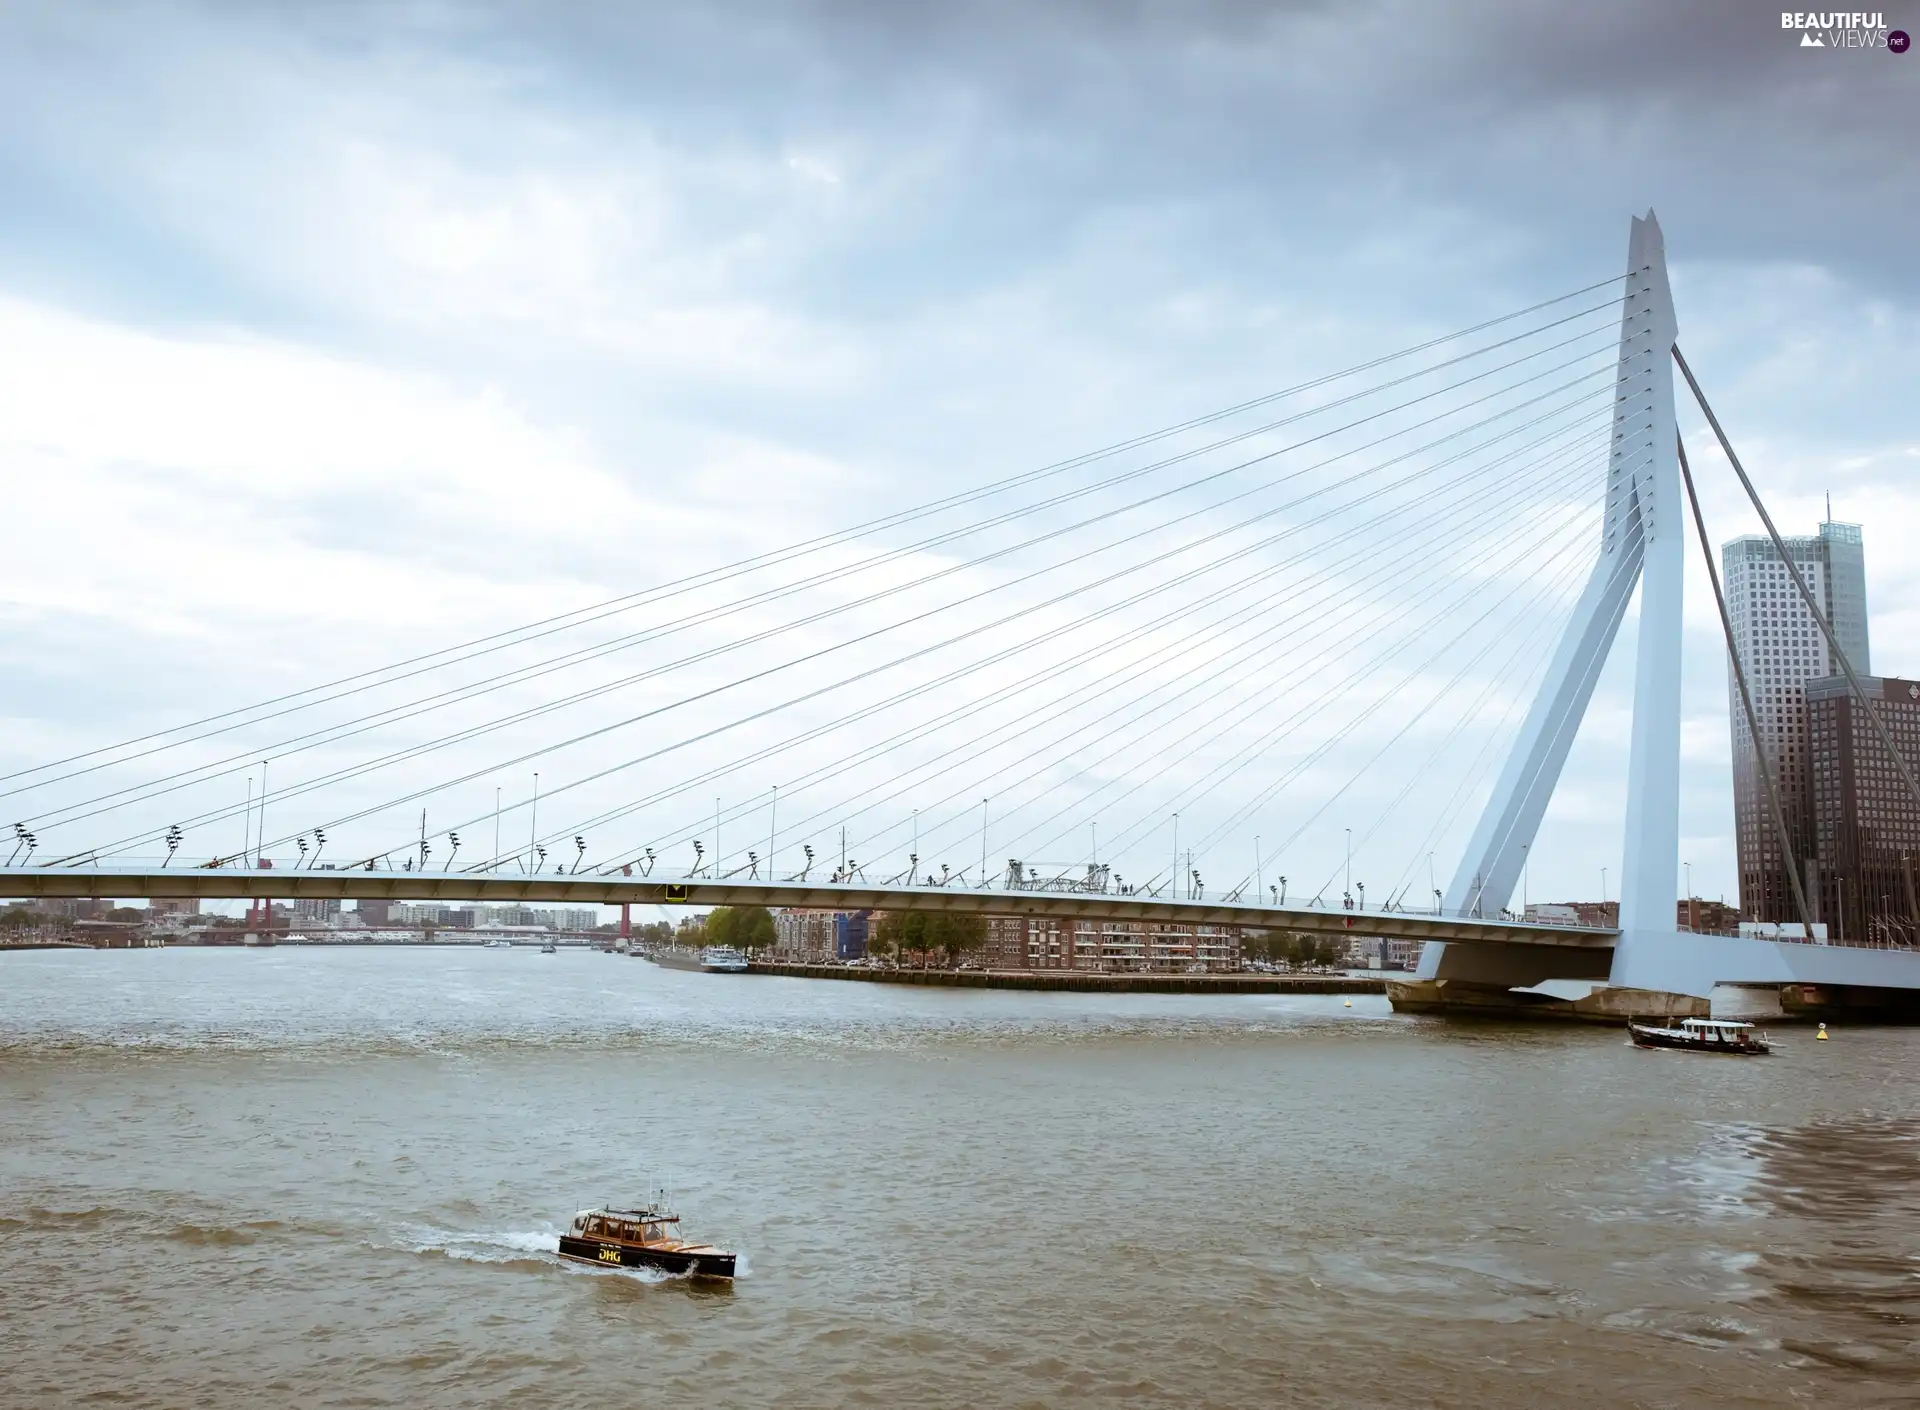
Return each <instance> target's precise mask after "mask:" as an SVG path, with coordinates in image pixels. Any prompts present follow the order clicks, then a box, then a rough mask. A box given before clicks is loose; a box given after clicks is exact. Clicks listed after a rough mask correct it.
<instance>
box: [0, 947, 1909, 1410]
mask: <svg viewBox="0 0 1920 1410" xmlns="http://www.w3.org/2000/svg"><path fill="white" fill-rule="evenodd" d="M1776 1037H1777V1038H1778V1039H1779V1049H1778V1056H1776V1057H1774V1058H1771V1059H1767V1060H1758V1061H1756V1060H1737V1059H1726V1058H1704V1057H1696V1056H1691V1055H1685V1054H1666V1053H1647V1052H1639V1051H1636V1050H1634V1049H1632V1048H1630V1047H1629V1046H1627V1045H1626V1043H1625V1042H1624V1040H1623V1037H1622V1035H1621V1033H1620V1032H1619V1031H1618V1030H1607V1029H1585V1028H1573V1027H1549V1026H1541V1027H1520V1026H1505V1025H1464V1024H1457V1023H1448V1022H1445V1021H1442V1020H1436V1019H1421V1018H1408V1017H1396V1016H1395V1015H1393V1014H1392V1013H1391V1012H1390V1011H1389V1010H1388V1008H1387V1006H1386V1001H1385V1000H1384V999H1381V998H1374V997H1360V998H1355V999H1354V1000H1353V1001H1352V1006H1351V1007H1347V1006H1345V1004H1344V1002H1343V1000H1341V999H1340V998H1338V997H1271V996H1245V997H1209V996H1186V995H1177V996H1160V995H1112V996H1107V995H1084V994H1038V993H1033V994H1029V993H1019V992H1004V991H972V990H954V991H942V990H937V989H921V988H908V987H901V986H891V985H863V984H849V983H840V982H822V981H808V980H799V979H777V978H767V977H759V976H722V975H705V974H689V973H679V972H673V971H666V970H660V969H657V968H655V967H653V966H652V965H650V964H646V963H644V962H641V961H637V960H628V959H624V958H617V957H614V956H610V955H600V954H592V953H586V952H580V951H575V952H563V953H561V954H558V955H540V954H538V953H535V952H534V951H532V950H531V949H516V950H512V951H502V950H480V949H442V950H433V951H426V950H420V949H343V950H331V951H330V950H319V949H311V948H293V947H282V948H279V949H275V950H266V951H239V950H193V949H179V950H165V951H113V952H34V953H15V954H6V955H0V1406H7V1407H13V1406H20V1407H35V1410H38V1407H42V1406H51V1405H78V1404H111V1405H117V1406H156V1407H158V1406H166V1407H173V1406H180V1407H187V1406H197V1407H213V1410H224V1407H247V1410H260V1407H264V1406H281V1405H299V1406H302V1407H308V1406H314V1407H320V1406H369V1405H407V1406H422V1407H440V1406H516V1407H518V1406H579V1407H595V1410H601V1408H602V1407H607V1406H620V1405H633V1406H643V1405H645V1406H650V1405H667V1404H678V1405H701V1406H840V1405H870V1406H1058V1405H1065V1404H1102V1405H1116V1406H1162V1405H1166V1406H1173V1405H1178V1406H1182V1407H1202V1406H1254V1405H1261V1406H1265V1405H1288V1406H1338V1407H1379V1406H1432V1405H1447V1406H1454V1405H1459V1406H1472V1407H1474V1408H1475V1410H1505V1407H1516V1410H1517V1408H1518V1407H1539V1406H1562V1405H1565V1406H1579V1407H1583V1410H1593V1407H1598V1406H1616V1405H1618V1406H1701V1405H1712V1406H1716V1407H1725V1406H1761V1405H1780V1404H1794V1403H1806V1404H1808V1405H1819V1406H1823V1407H1833V1406H1851V1405H1893V1404H1909V1405H1910V1404H1912V1403H1913V1400H1914V1396H1915V1394H1916V1391H1915V1387H1916V1386H1920V1331H1917V1330H1916V1322H1915V1316H1916V1313H1917V1312H1920V1139H1917V1138H1916V1137H1917V1135H1920V1127H1916V1125H1915V1115H1916V1107H1917V1106H1920V1031H1915V1030H1899V1029H1857V1030H1849V1029H1842V1030H1840V1031H1838V1032H1837V1033H1836V1035H1835V1039H1834V1041H1832V1042H1827V1043H1819V1042H1816V1041H1814V1039H1813V1035H1812V1034H1811V1033H1810V1032H1808V1031H1806V1030H1802V1029H1787V1030H1783V1031H1781V1032H1780V1033H1778V1034H1776ZM650 1180H656V1181H657V1180H666V1181H669V1182H670V1183H671V1185H672V1188H673V1192H674V1197H675V1200H676V1202H677V1203H678V1205H679V1206H680V1207H681V1209H682V1211H683V1212H684V1213H685V1214H686V1216H687V1219H688V1225H689V1227H690V1229H691V1230H692V1231H693V1232H694V1233H695V1234H697V1235H699V1236H701V1237H703V1238H707V1239H710V1240H712V1241H713V1242H716V1243H720V1244H722V1245H724V1246H727V1247H732V1248H736V1249H738V1250H739V1251H740V1252H741V1253H742V1255H743V1256H744V1265H745V1270H746V1274H745V1276H743V1277H742V1278H741V1279H740V1280H739V1281H738V1282H737V1284H735V1285H734V1286H733V1288H732V1289H731V1290H723V1291H713V1290H710V1289H708V1288H706V1287H703V1286H700V1285H695V1284H690V1283H686V1282H681V1281H676V1280H673V1279H668V1278H656V1277H649V1276H643V1275H640V1274H637V1273H623V1272H615V1271H610V1270H609V1271H602V1270H597V1269H589V1268H580V1267H576V1266H572V1265H567V1264H563V1263H561V1262H560V1261H558V1260H557V1259H556V1258H555V1257H554V1256H553V1254H552V1253H551V1251H550V1250H551V1248H552V1243H553V1239H554V1237H555V1235H556V1234H557V1233H558V1231H559V1229H560V1228H561V1226H562V1225H563V1224H564V1223H565V1222H566V1220H567V1219H568V1218H569V1217H570V1216H571V1214H572V1213H573V1211H575V1210H576V1209H579V1208H582V1207H586V1206H589V1205H593V1204H598V1203H602V1202H607V1201H613V1200H620V1199H626V1198H631V1197H637V1196H639V1195H641V1194H642V1193H643V1192H644V1190H645V1188H646V1186H647V1185H648V1183H649V1181H650Z"/></svg>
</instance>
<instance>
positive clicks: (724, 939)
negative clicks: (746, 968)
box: [707, 906, 775, 950]
mask: <svg viewBox="0 0 1920 1410" xmlns="http://www.w3.org/2000/svg"><path fill="white" fill-rule="evenodd" d="M774 938H775V931H774V925H773V913H772V912H771V911H769V910H768V909H767V908H766V907H765V906H716V907H714V909H713V910H712V911H710V912H708V914H707V943H708V944H709V945H731V946H733V948H734V949H736V950H765V949H769V948H771V947H772V945H773V942H774Z"/></svg>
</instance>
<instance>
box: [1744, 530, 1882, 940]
mask: <svg viewBox="0 0 1920 1410" xmlns="http://www.w3.org/2000/svg"><path fill="white" fill-rule="evenodd" d="M1785 543H1786V546H1787V553H1788V555H1789V556H1790V557H1791V559H1792V560H1793V562H1794V564H1795V565H1796V566H1798V567H1799V569H1800V573H1801V576H1802V577H1804V578H1805V579H1806V582H1807V587H1808V589H1809V590H1810V591H1811V592H1812V593H1813V596H1814V599H1815V601H1817V602H1818V603H1819V604H1820V610H1821V611H1822V612H1823V613H1824V614H1825V615H1826V617H1827V620H1828V621H1829V622H1831V623H1832V624H1833V634H1834V637H1835V638H1836V639H1837V640H1838V641H1839V643H1840V646H1841V649H1842V650H1843V651H1845V652H1846V655H1847V661H1848V663H1849V664H1850V665H1851V666H1852V667H1853V669H1854V671H1855V672H1856V673H1858V674H1860V675H1862V676H1864V675H1866V674H1868V673H1869V671H1870V670H1871V669H1872V662H1871V660H1870V658H1869V655H1868V649H1867V582H1866V562H1865V558H1864V556H1863V554H1862V550H1861V543H1860V528H1859V526H1858V525H1856V524H1835V523H1831V522H1829V523H1825V524H1822V525H1821V526H1820V531H1819V532H1818V533H1817V534H1815V535H1812V536H1811V537H1807V538H1792V539H1787V540H1785ZM1721 567H1722V571H1723V573H1724V575H1725V578H1726V584H1727V608H1728V611H1729V613H1730V614H1731V615H1732V617H1733V640H1734V650H1735V652H1736V653H1737V654H1738V657H1739V661H1740V667H1741V669H1742V670H1743V671H1745V672H1746V676H1747V684H1748V687H1749V688H1750V689H1751V690H1752V692H1753V708H1754V713H1755V715H1757V716H1758V717H1759V720H1760V747H1761V749H1763V750H1764V751H1765V753H1766V758H1767V761H1768V764H1769V766H1770V767H1771V769H1772V770H1773V777H1774V786H1775V790H1776V792H1778V794H1779V796H1780V807H1781V811H1782V812H1784V813H1785V814H1786V820H1787V832H1788V834H1789V836H1790V837H1791V839H1792V844H1793V855H1794V857H1795V858H1796V859H1797V860H1798V863H1799V865H1800V866H1801V868H1802V869H1803V870H1802V878H1803V880H1804V882H1805V884H1806V890H1807V894H1808V895H1809V896H1810V897H1811V896H1816V895H1818V894H1819V892H1820V886H1819V883H1818V879H1817V877H1816V876H1815V874H1814V872H1813V870H1812V857H1813V852H1814V848H1813V841H1814V838H1813V818H1812V812H1811V802H1810V797H1811V795H1810V791H1809V777H1808V772H1807V768H1808V760H1807V700H1806V683H1807V682H1808V681H1810V680H1818V679H1822V678H1824V677H1827V676H1834V675H1839V674H1841V668H1840V663H1839V662H1838V661H1837V660H1835V659H1834V657H1833V653H1832V651H1831V650H1830V649H1829V648H1828V646H1827V643H1826V640H1825V638H1824V637H1823V636H1822V635H1821V633H1820V628H1819V627H1818V626H1817V625H1816V624H1815V623H1814V620H1813V616H1812V614H1811V613H1810V612H1809V611H1808V610H1807V606H1806V604H1805V602H1803V601H1802V600H1801V598H1800V592H1799V589H1797V588H1796V587H1795V586H1794V584H1793V578H1792V576H1791V575H1790V574H1789V573H1788V572H1787V565H1786V563H1785V562H1783V561H1782V559H1781V557H1780V554H1779V553H1778V552H1777V551H1776V550H1775V549H1774V546H1773V544H1772V543H1771V541H1769V540H1768V539H1765V538H1762V537H1759V536H1757V535H1749V536H1747V537H1744V538H1737V539H1734V540H1733V541H1732V542H1731V543H1728V544H1725V545H1723V546H1722V548H1721ZM1727 694H1728V698H1729V704H1730V707H1731V714H1732V720H1733V811H1734V823H1735V832H1736V842H1737V846H1738V850H1739V857H1740V909H1741V913H1742V914H1743V915H1744V916H1745V917H1746V918H1747V919H1749V920H1762V921H1795V920H1798V919H1799V916H1798V914H1797V912H1796V911H1795V908H1794V901H1793V888H1792V886H1791V885H1790V884H1789V883H1788V881H1787V874H1786V870H1785V867H1786V859H1785V857H1784V856H1783V855H1782V852H1781V846H1780V836H1779V833H1778V830H1777V829H1776V828H1775V827H1774V824H1773V819H1772V817H1771V815H1770V814H1769V812H1768V810H1767V799H1766V793H1765V791H1764V789H1763V788H1762V786H1761V782H1760V773H1759V770H1760V751H1759V750H1756V749H1755V747H1754V739H1753V735H1752V733H1751V732H1750V731H1749V730H1748V728H1747V722H1746V717H1745V712H1744V711H1742V710H1741V708H1740V696H1739V692H1738V688H1737V687H1736V686H1735V684H1734V681H1733V673H1732V671H1731V670H1729V671H1728V673H1727ZM1814 919H1815V920H1819V919H1820V917H1819V916H1815V917H1814Z"/></svg>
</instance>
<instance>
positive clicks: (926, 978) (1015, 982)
mask: <svg viewBox="0 0 1920 1410" xmlns="http://www.w3.org/2000/svg"><path fill="white" fill-rule="evenodd" d="M747 973H749V974H776V975H784V976H786V977H788V978H791V979H852V980H858V981H864V982H866V983H868V984H933V985H939V986H940V987H942V988H952V989H1051V990H1055V991H1059V992H1065V993H1074V994H1384V993H1386V992H1387V985H1386V981H1385V980H1383V979H1366V978H1358V977H1354V976H1350V975H1343V974H1099V973H1094V972H1091V971H1088V970H1072V969H1056V970H1048V969H1033V970H989V969H873V968H868V967H865V966H859V965H837V964H784V963H779V962H765V963H763V962H760V961H755V962H754V963H753V965H752V966H751V967H750V968H749V969H748V970H747Z"/></svg>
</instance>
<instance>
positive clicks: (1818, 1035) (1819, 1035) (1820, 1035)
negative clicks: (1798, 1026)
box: [1813, 1023, 1827, 1043]
mask: <svg viewBox="0 0 1920 1410" xmlns="http://www.w3.org/2000/svg"><path fill="white" fill-rule="evenodd" d="M1813 1036H1814V1037H1816V1038H1818V1039H1819V1040H1820V1041H1821V1042H1823V1043H1824V1042H1825V1041H1826V1040H1827V1025H1826V1024H1824V1023H1823V1024H1821V1025H1820V1031H1819V1032H1818V1033H1816V1034H1814V1035H1813Z"/></svg>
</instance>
